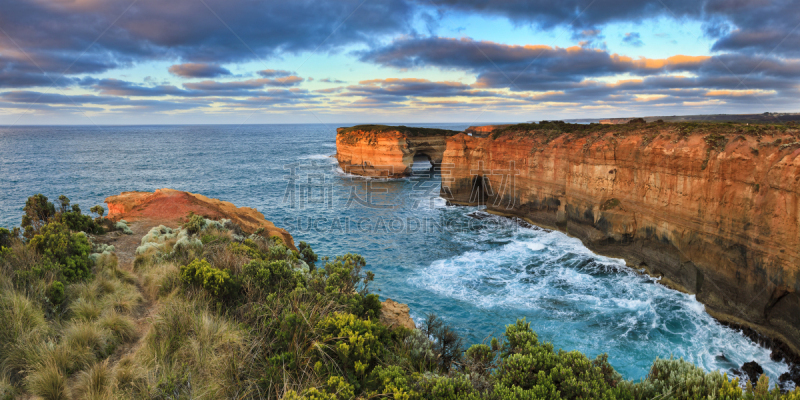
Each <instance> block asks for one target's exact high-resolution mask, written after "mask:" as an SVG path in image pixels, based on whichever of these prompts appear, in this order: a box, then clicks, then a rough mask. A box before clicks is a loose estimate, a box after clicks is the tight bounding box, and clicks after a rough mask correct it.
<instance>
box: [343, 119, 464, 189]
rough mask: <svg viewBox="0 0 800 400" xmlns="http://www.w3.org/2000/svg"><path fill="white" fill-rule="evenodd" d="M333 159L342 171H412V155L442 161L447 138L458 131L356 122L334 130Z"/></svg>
mask: <svg viewBox="0 0 800 400" xmlns="http://www.w3.org/2000/svg"><path fill="white" fill-rule="evenodd" d="M336 133H337V134H336V159H337V160H338V161H339V166H340V167H341V168H342V170H343V171H344V172H347V173H351V174H354V175H361V176H369V177H384V178H398V177H404V176H409V175H411V165H412V164H413V163H414V156H424V157H426V158H427V159H428V160H429V161H430V162H431V164H433V165H434V166H435V165H438V164H440V163H441V162H442V157H443V155H444V151H445V147H446V143H447V138H448V137H450V136H453V135H456V134H458V133H459V132H458V131H450V130H445V129H430V128H409V127H405V126H386V125H358V126H354V127H351V128H339V129H337V131H336Z"/></svg>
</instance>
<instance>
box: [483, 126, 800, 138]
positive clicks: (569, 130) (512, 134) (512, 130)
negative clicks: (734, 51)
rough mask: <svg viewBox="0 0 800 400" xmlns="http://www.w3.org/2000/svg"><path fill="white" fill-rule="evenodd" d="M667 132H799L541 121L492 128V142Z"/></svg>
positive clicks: (791, 128) (782, 128) (766, 128)
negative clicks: (525, 138)
mask: <svg viewBox="0 0 800 400" xmlns="http://www.w3.org/2000/svg"><path fill="white" fill-rule="evenodd" d="M664 132H669V133H671V134H675V135H677V136H679V137H681V138H686V137H688V136H690V135H693V134H702V135H707V137H711V138H713V141H714V142H715V143H716V142H717V141H718V140H719V139H718V136H719V135H734V134H735V135H745V136H748V135H749V136H763V135H770V134H778V133H780V134H783V133H793V134H795V135H797V134H798V133H800V131H798V129H797V127H796V126H794V125H787V124H769V123H763V124H752V123H745V122H651V123H647V124H644V123H628V124H617V125H606V124H571V123H566V122H562V121H541V122H539V123H526V124H516V125H511V126H507V127H504V128H500V129H495V130H494V131H493V132H492V134H491V136H490V137H491V138H492V139H499V138H524V137H532V138H538V139H539V140H540V141H541V142H543V143H549V142H550V141H552V140H554V139H556V138H558V137H561V136H567V137H568V138H570V139H574V138H584V137H595V138H599V137H603V136H605V135H606V134H613V135H614V136H620V135H629V134H641V135H645V136H648V135H653V134H660V133H664Z"/></svg>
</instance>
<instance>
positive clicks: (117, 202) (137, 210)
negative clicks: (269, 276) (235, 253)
mask: <svg viewBox="0 0 800 400" xmlns="http://www.w3.org/2000/svg"><path fill="white" fill-rule="evenodd" d="M105 201H106V204H107V205H108V218H110V219H112V220H115V221H118V220H120V219H124V220H126V221H128V222H136V221H142V220H147V221H148V222H151V223H152V225H158V224H167V225H169V224H173V225H174V224H176V223H181V222H182V221H183V220H184V219H185V218H186V216H187V215H188V214H189V212H193V213H195V214H198V215H202V216H203V217H205V218H209V219H215V220H219V219H222V218H225V219H230V220H231V221H232V222H234V223H236V224H238V225H239V226H240V227H241V228H242V229H243V230H244V231H245V232H247V233H253V232H255V231H256V230H257V229H259V228H264V230H265V231H266V232H267V234H268V236H270V237H271V236H278V237H280V238H281V239H282V240H283V242H284V243H286V244H287V245H288V246H289V247H290V248H292V249H295V247H294V240H293V239H292V235H290V234H289V233H288V232H286V231H285V230H283V229H281V228H278V227H276V226H275V225H274V224H273V223H272V222H270V221H267V220H266V219H264V214H261V213H260V212H258V211H257V210H256V209H254V208H249V207H236V206H235V205H233V203H230V202H227V201H222V200H217V199H211V198H208V197H206V196H203V195H200V194H194V193H189V192H182V191H179V190H172V189H158V190H156V191H155V192H153V193H150V192H123V193H122V194H120V195H117V196H111V197H107V198H106V200H105Z"/></svg>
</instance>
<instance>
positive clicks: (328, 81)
mask: <svg viewBox="0 0 800 400" xmlns="http://www.w3.org/2000/svg"><path fill="white" fill-rule="evenodd" d="M319 81H320V82H325V83H347V82H345V81H342V80H339V79H331V78H325V79H320V80H319Z"/></svg>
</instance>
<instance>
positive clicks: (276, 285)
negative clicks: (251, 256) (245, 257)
mask: <svg viewBox="0 0 800 400" xmlns="http://www.w3.org/2000/svg"><path fill="white" fill-rule="evenodd" d="M242 272H243V274H244V279H245V282H247V283H249V284H251V285H252V286H253V287H254V288H255V289H256V290H259V291H262V292H264V293H274V292H278V291H285V290H291V289H294V288H295V287H297V286H298V285H302V283H303V276H302V274H301V273H300V272H299V271H295V270H294V269H293V268H292V266H291V264H289V263H288V262H287V261H285V260H278V261H264V260H253V261H250V262H249V263H247V264H245V265H244V266H243V267H242Z"/></svg>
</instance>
